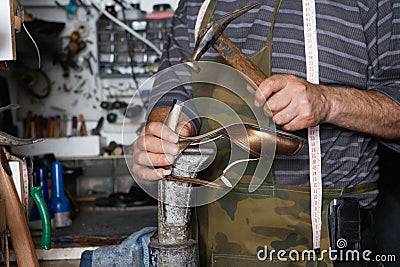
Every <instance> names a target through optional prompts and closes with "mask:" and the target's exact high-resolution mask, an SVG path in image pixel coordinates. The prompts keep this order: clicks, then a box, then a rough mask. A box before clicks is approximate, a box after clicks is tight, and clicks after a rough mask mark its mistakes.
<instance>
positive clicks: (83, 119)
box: [79, 114, 87, 136]
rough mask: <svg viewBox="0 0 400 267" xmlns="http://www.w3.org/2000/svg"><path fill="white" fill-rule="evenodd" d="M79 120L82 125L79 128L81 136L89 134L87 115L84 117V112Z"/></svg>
mask: <svg viewBox="0 0 400 267" xmlns="http://www.w3.org/2000/svg"><path fill="white" fill-rule="evenodd" d="M79 121H80V123H81V127H80V128H79V135H80V136H86V135H87V130H86V123H85V117H83V115H82V114H79Z"/></svg>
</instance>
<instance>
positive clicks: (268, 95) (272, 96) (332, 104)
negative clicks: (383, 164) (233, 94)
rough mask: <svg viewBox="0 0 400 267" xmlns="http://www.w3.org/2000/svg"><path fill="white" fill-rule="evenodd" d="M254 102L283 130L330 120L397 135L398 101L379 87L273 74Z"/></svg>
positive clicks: (388, 136)
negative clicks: (332, 84) (329, 83)
mask: <svg viewBox="0 0 400 267" xmlns="http://www.w3.org/2000/svg"><path fill="white" fill-rule="evenodd" d="M248 89H249V90H250V88H248ZM253 93H254V92H253ZM254 104H255V105H256V106H258V107H261V106H264V112H265V113H266V114H267V116H271V112H272V116H273V120H274V122H275V124H277V125H280V126H282V128H283V129H284V130H287V131H296V130H300V129H304V128H308V127H312V126H316V125H319V124H322V123H331V124H334V125H337V126H339V127H342V128H346V129H349V130H353V131H357V132H362V133H366V134H370V135H373V136H376V137H380V138H385V139H400V105H399V104H398V103H396V102H395V101H394V100H392V99H391V98H389V97H388V96H386V95H385V94H383V93H381V92H379V91H374V90H359V89H356V88H347V87H330V86H325V85H319V84H312V83H309V82H307V81H305V80H304V79H301V78H298V77H295V76H293V75H287V74H277V75H273V76H271V77H269V78H267V79H265V80H264V81H263V82H262V83H261V84H260V86H259V87H258V89H257V91H256V92H255V100H254ZM270 111H271V112H270Z"/></svg>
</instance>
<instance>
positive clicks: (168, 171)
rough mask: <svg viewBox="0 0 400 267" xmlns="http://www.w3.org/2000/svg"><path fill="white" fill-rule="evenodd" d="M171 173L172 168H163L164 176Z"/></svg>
mask: <svg viewBox="0 0 400 267" xmlns="http://www.w3.org/2000/svg"><path fill="white" fill-rule="evenodd" d="M171 173H172V171H171V169H167V170H165V169H164V170H163V174H164V176H167V175H171Z"/></svg>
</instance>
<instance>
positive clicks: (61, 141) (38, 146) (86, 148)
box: [11, 135, 105, 157]
mask: <svg viewBox="0 0 400 267" xmlns="http://www.w3.org/2000/svg"><path fill="white" fill-rule="evenodd" d="M102 146H105V138H103V137H100V136H97V135H93V136H71V137H62V138H45V139H44V140H43V141H42V142H38V143H35V144H32V145H24V146H13V147H11V152H12V153H13V154H17V155H22V156H36V155H43V154H48V153H53V154H54V155H55V157H90V156H98V155H100V148H101V147H102Z"/></svg>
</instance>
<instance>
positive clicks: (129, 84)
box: [1, 0, 178, 145]
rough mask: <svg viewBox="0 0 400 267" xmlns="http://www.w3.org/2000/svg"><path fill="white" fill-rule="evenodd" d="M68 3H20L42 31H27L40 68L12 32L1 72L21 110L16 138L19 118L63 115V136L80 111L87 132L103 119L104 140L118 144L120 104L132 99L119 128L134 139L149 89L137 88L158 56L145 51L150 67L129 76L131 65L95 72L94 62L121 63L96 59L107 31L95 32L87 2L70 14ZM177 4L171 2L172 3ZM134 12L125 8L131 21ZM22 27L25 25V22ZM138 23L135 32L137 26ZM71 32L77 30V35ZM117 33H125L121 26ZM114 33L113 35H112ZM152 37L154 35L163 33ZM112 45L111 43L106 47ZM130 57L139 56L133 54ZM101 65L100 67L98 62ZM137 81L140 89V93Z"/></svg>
mask: <svg viewBox="0 0 400 267" xmlns="http://www.w3.org/2000/svg"><path fill="white" fill-rule="evenodd" d="M71 2H73V1H71ZM71 2H69V1H59V2H57V3H58V4H56V2H55V1H53V0H32V1H22V2H21V3H22V5H23V6H24V8H25V12H26V13H28V14H29V15H30V16H31V17H32V18H34V19H35V20H36V23H37V22H38V21H40V22H41V26H40V25H39V26H37V25H36V26H35V27H36V29H37V27H39V28H40V27H41V28H42V30H41V31H40V33H37V31H36V32H35V33H32V36H33V37H34V38H35V40H36V42H37V44H38V47H39V50H40V54H41V69H40V70H38V69H37V65H38V56H37V53H36V50H35V47H34V45H33V44H32V42H31V41H30V39H29V37H28V35H27V34H26V33H25V32H20V33H18V34H17V61H16V63H15V64H13V66H11V68H10V69H11V71H9V72H7V73H5V74H3V73H2V74H1V75H2V76H6V78H7V81H8V87H9V88H10V95H11V102H12V103H18V104H19V105H20V108H19V109H18V110H17V111H15V119H16V123H17V125H18V126H19V132H20V136H23V135H24V130H23V129H24V123H25V122H24V121H25V119H26V117H27V115H28V114H29V113H30V112H31V113H32V115H38V116H42V117H43V119H42V121H46V120H47V117H48V116H51V117H53V118H54V117H56V116H58V118H60V120H63V119H66V120H67V134H68V135H70V134H71V131H72V117H73V116H77V117H78V118H79V115H80V114H82V115H83V117H84V119H85V120H86V127H87V129H88V131H89V132H90V130H91V129H92V128H95V126H96V124H97V121H98V120H99V119H100V118H101V117H104V118H105V123H104V125H103V129H102V130H101V134H102V135H103V136H105V137H106V138H107V143H109V142H111V141H115V142H117V143H123V140H122V129H123V122H124V112H125V111H126V109H125V104H127V103H130V102H132V104H131V106H132V107H134V110H131V113H130V116H129V118H125V127H126V128H125V130H124V134H127V133H130V134H132V137H131V138H127V137H126V136H125V137H124V140H125V141H126V140H132V141H133V140H134V139H135V137H136V131H137V130H138V129H139V128H140V126H141V125H142V123H143V121H144V115H145V111H144V109H143V106H144V104H143V100H146V97H147V96H148V94H149V90H150V88H140V84H142V83H143V81H145V79H147V78H148V77H149V76H151V74H152V73H154V72H155V71H156V63H157V62H158V59H157V58H155V57H154V55H153V58H151V57H148V56H147V55H145V56H146V60H147V61H149V60H150V59H151V60H152V61H154V64H155V65H154V66H141V65H139V66H136V67H134V68H133V69H134V73H133V74H132V71H131V69H132V68H131V67H130V66H127V67H126V66H125V68H123V70H122V71H121V72H117V74H115V73H114V72H112V75H108V77H107V75H104V72H103V73H101V72H100V73H99V64H100V63H101V62H102V61H105V62H107V60H108V61H109V62H113V63H114V67H115V64H122V63H123V61H121V62H119V61H118V60H117V59H116V58H114V57H113V58H108V59H107V57H106V59H104V55H103V54H102V53H100V57H101V58H99V53H98V48H99V47H101V46H100V45H99V41H104V40H101V38H102V36H105V37H103V38H106V39H107V38H108V37H107V35H104V34H103V35H101V34H98V31H97V30H98V23H97V22H98V21H99V18H100V14H99V12H98V10H96V9H95V8H94V7H92V6H91V5H89V3H90V2H88V1H85V2H80V1H78V6H77V8H76V10H75V12H74V14H73V15H72V14H69V13H68V12H67V10H66V8H67V7H68V4H70V3H71ZM177 2H178V1H172V3H173V6H175V5H176V4H177ZM82 4H83V5H82ZM133 11H135V10H133ZM133 11H132V10H131V11H127V12H126V14H128V15H127V16H128V19H130V20H134V19H135V14H140V12H139V13H135V12H133ZM125 19H126V18H125ZM102 21H103V24H102V25H103V26H104V25H105V26H104V27H103V28H102V30H104V29H107V23H109V24H110V25H113V27H116V26H115V24H113V23H111V22H109V21H108V20H107V19H104V18H102ZM104 23H106V24H104ZM26 25H27V28H28V29H29V28H30V27H29V23H28V22H26ZM136 25H139V24H136ZM138 27H139V28H138V29H139V30H140V25H139V26H138ZM164 27H168V25H164ZM120 30H121V29H120ZM115 31H116V29H113V32H115ZM74 32H78V33H79V34H78V35H76V34H75V33H74ZM103 33H104V32H103ZM120 33H124V31H123V30H121V32H120ZM115 36H117V35H115ZM115 36H114V37H112V38H116V37H115ZM157 36H158V39H162V37H163V36H162V35H157ZM119 38H120V39H118V40H116V42H118V43H119V44H121V45H125V46H132V45H135V44H138V43H140V42H139V41H137V40H134V39H129V40H130V42H131V43H129V41H128V40H127V38H126V36H122V35H121V34H120V35H119ZM114 40H115V39H114ZM158 42H159V43H158V44H157V45H159V46H161V47H160V48H161V49H162V41H160V40H158ZM103 44H104V42H103ZM112 46H114V44H111V45H110V46H108V48H107V47H106V48H105V49H109V48H110V47H112ZM121 47H122V46H121ZM100 49H103V48H100ZM135 51H136V50H135ZM100 52H102V51H100ZM142 52H143V51H142ZM144 54H145V53H142V55H139V59H137V60H139V61H140V58H143V55H144ZM130 56H132V55H130ZM65 57H67V59H65ZM134 57H136V58H138V54H136V55H134ZM131 59H132V57H131ZM132 60H133V59H132ZM135 60H136V59H135ZM125 61H126V57H125ZM127 62H128V63H129V60H128V61H126V62H125V63H127ZM103 65H104V64H103ZM117 67H118V66H117ZM145 67H146V69H145V70H144V68H145ZM141 68H142V69H141ZM100 69H101V70H104V68H102V66H100ZM133 77H134V78H135V79H133ZM138 85H139V88H140V89H141V91H142V92H141V94H140V95H139V94H138ZM102 103H103V104H102ZM118 107H119V108H118ZM43 123H44V122H43ZM124 145H129V144H124Z"/></svg>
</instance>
